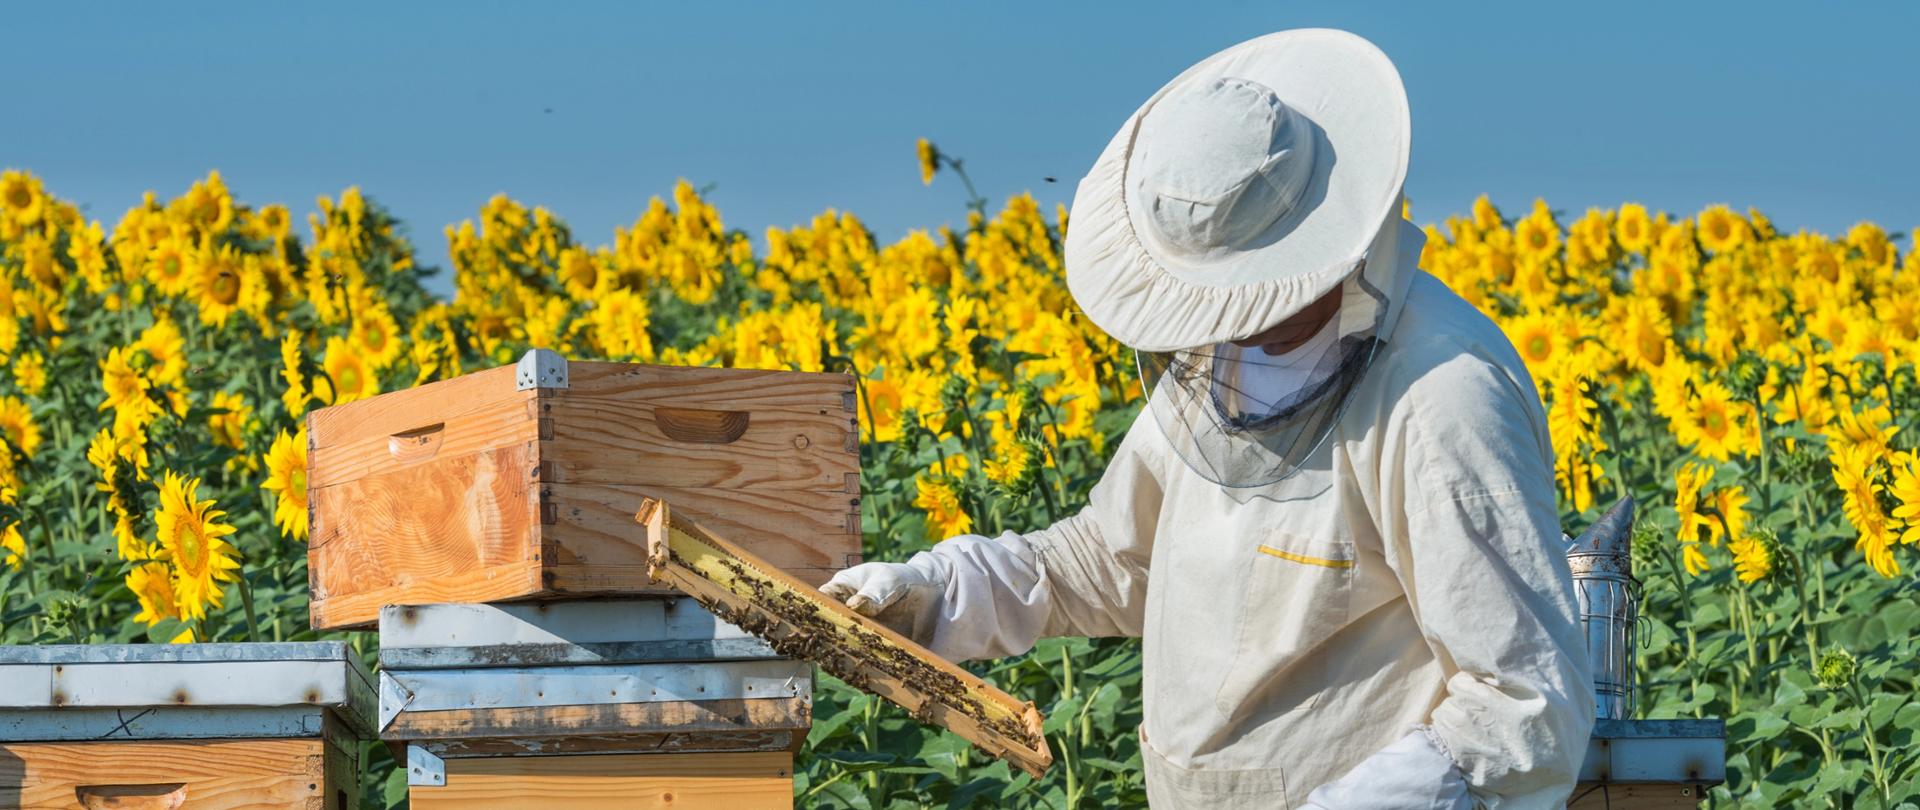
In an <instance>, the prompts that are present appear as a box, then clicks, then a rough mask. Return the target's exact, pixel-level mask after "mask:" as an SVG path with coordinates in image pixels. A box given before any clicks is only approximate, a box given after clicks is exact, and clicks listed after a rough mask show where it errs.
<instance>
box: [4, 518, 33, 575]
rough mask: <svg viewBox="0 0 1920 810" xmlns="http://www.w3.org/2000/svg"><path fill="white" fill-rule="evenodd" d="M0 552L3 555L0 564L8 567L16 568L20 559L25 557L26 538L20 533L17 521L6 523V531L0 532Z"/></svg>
mask: <svg viewBox="0 0 1920 810" xmlns="http://www.w3.org/2000/svg"><path fill="white" fill-rule="evenodd" d="M0 552H4V555H3V556H4V557H5V559H0V565H5V566H6V567H8V568H13V569H18V568H19V567H20V561H21V560H24V559H26V558H27V539H26V538H25V537H22V536H21V535H20V523H19V521H14V522H13V523H9V524H7V528H6V531H3V532H0Z"/></svg>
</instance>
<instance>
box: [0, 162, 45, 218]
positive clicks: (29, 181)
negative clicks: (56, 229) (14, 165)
mask: <svg viewBox="0 0 1920 810" xmlns="http://www.w3.org/2000/svg"><path fill="white" fill-rule="evenodd" d="M45 208H46V195H45V194H43V193H41V190H40V180H39V179H38V178H36V177H34V176H33V175H30V174H27V173H26V172H18V171H11V170H9V171H5V172H0V213H4V214H6V215H7V216H8V217H9V218H11V219H12V220H13V221H14V222H16V223H19V224H21V225H32V224H34V223H35V222H39V221H40V214H41V211H43V210H44V209H45Z"/></svg>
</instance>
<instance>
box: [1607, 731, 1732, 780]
mask: <svg viewBox="0 0 1920 810" xmlns="http://www.w3.org/2000/svg"><path fill="white" fill-rule="evenodd" d="M1726 779H1727V727H1726V723H1724V722H1722V721H1720V720H1600V721H1597V722H1595V723H1594V727H1593V739H1592V741H1591V742H1589V743H1588V744H1587V756H1586V760H1585V761H1584V762H1583V763H1582V764H1581V766H1580V781H1581V782H1582V783H1599V782H1622V783H1635V784H1676V785H1717V784H1719V783H1721V782H1724V781H1726Z"/></svg>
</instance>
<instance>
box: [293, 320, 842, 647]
mask: <svg viewBox="0 0 1920 810" xmlns="http://www.w3.org/2000/svg"><path fill="white" fill-rule="evenodd" d="M854 414H855V410H854V384H853V378H852V377H850V376H847V375H844V374H822V373H803V372H784V371H750V370H741V369H713V368H674V367H665V366H648V365H635V364H628V363H588V362H573V363H569V362H567V361H566V360H564V359H561V358H560V357H559V355H556V354H554V353H553V352H548V351H542V350H535V351H533V352H528V353H527V355H526V357H524V358H522V359H521V361H520V363H519V365H518V366H516V367H501V368H496V369H491V370H488V371H482V372H478V373H474V374H469V375H466V376H464V377H460V378H457V379H453V380H447V381H443V382H437V383H432V384H429V385H424V386H421V387H418V388H414V389H410V390H406V391H397V392H394V393H390V394H384V395H382V396H378V397H374V398H372V399H367V400H362V401H359V402H352V403H348V404H345V405H338V406H334V407H330V408H323V409H320V410H318V411H315V412H314V413H313V414H311V415H310V416H309V417H308V423H307V424H308V439H309V442H310V445H309V451H308V453H309V455H308V479H307V482H308V483H307V487H308V489H307V492H308V504H309V510H310V517H311V521H310V522H311V530H312V532H311V541H310V543H311V545H310V551H309V556H308V560H309V563H310V568H309V576H310V578H311V586H312V603H311V605H312V621H313V626H314V627H316V628H321V629H336V628H345V627H359V626H366V625H369V624H372V623H373V622H374V621H375V620H376V619H377V618H378V616H379V610H380V608H381V606H383V605H399V604H428V603H435V602H491V601H500V600H511V599H525V598H537V597H550V596H560V595H566V596H581V595H620V594H635V593H658V592H662V589H660V588H658V587H656V586H653V585H652V584H651V583H649V581H648V579H647V565H646V549H645V543H644V542H643V540H642V538H641V537H640V533H639V532H637V531H636V530H635V527H634V525H633V518H632V516H633V512H634V510H635V509H636V508H638V506H639V504H640V501H641V499H642V498H643V497H645V496H648V495H653V496H656V497H665V498H670V499H672V501H673V503H674V504H675V505H676V506H679V505H682V504H684V506H683V507H681V508H683V509H684V510H686V511H687V512H689V513H690V514H694V515H697V516H699V517H700V519H701V520H703V521H706V522H709V523H711V524H713V525H717V526H723V527H725V528H726V530H727V531H728V532H730V536H734V537H738V538H740V540H741V542H742V543H744V544H745V545H747V546H749V547H751V548H752V549H753V550H754V551H755V552H756V553H758V554H760V555H762V556H763V557H765V558H766V559H768V560H769V561H771V562H773V564H775V565H778V566H780V567H782V568H783V569H785V570H787V571H789V572H791V573H792V574H793V575H795V576H797V577H799V578H801V579H803V580H806V581H809V582H813V583H815V584H818V583H821V582H824V581H826V579H827V578H828V577H830V576H832V574H833V572H834V571H838V570H840V569H842V568H845V567H847V566H850V565H854V564H857V563H858V562H859V561H860V462H859V449H858V443H859V433H858V431H857V430H856V428H855V424H854Z"/></svg>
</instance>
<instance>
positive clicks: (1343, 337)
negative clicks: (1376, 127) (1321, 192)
mask: <svg viewBox="0 0 1920 810" xmlns="http://www.w3.org/2000/svg"><path fill="white" fill-rule="evenodd" d="M1394 219H1395V220H1398V219H1399V217H1398V216H1397V214H1396V216H1395V217H1394ZM1401 233H1402V227H1401V226H1399V225H1396V224H1393V223H1389V224H1387V225H1386V226H1384V227H1382V228H1381V229H1380V234H1379V235H1378V236H1377V237H1376V238H1375V239H1374V241H1373V243H1372V245H1371V246H1370V248H1369V250H1368V252H1367V256H1366V258H1365V259H1364V260H1363V261H1362V264H1361V267H1360V269H1359V270H1358V271H1356V272H1355V273H1354V274H1353V275H1352V276H1351V277H1349V278H1347V279H1346V280H1345V281H1344V282H1342V284H1341V298H1340V301H1341V303H1340V308H1339V311H1338V314H1337V315H1336V317H1334V319H1333V320H1332V321H1330V322H1329V323H1328V324H1327V325H1326V326H1325V327H1324V328H1322V329H1321V330H1320V332H1319V333H1317V334H1315V335H1314V336H1313V338H1312V339H1310V340H1309V341H1307V343H1306V344H1305V345H1302V346H1300V347H1298V348H1296V349H1294V350H1293V351H1290V352H1287V353H1286V354H1284V355H1280V356H1269V355H1267V354H1265V353H1264V352H1262V351H1261V350H1260V349H1258V348H1242V347H1239V346H1235V345H1233V344H1232V343H1216V344H1213V345H1209V346H1205V347H1202V348H1198V349H1189V350H1185V351H1177V352H1146V351H1143V352H1138V353H1137V356H1138V358H1139V363H1140V379H1141V381H1142V383H1143V385H1145V387H1146V389H1147V391H1148V392H1149V393H1150V396H1149V398H1148V408H1149V409H1150V410H1151V411H1152V412H1153V417H1154V420H1155V421H1156V422H1157V423H1159V425H1160V429H1161V431H1162V432H1164V433H1165V434H1166V436H1167V442H1168V444H1170V445H1171V446H1172V447H1173V448H1175V452H1176V453H1178V454H1179V456H1180V458H1181V460H1183V461H1185V462H1186V463H1187V466H1189V467H1191V468H1193V471H1194V472H1196V473H1199V474H1200V475H1201V476H1202V477H1204V478H1206V479H1207V480H1209V481H1212V482H1214V483H1216V484H1219V485H1221V486H1224V487H1233V488H1245V487H1259V486H1265V485H1267V484H1271V483H1274V482H1276V481H1279V480H1281V479H1283V478H1286V477H1287V476H1289V475H1291V474H1293V473H1294V472H1295V471H1297V470H1298V469H1299V467H1300V464H1301V463H1302V462H1303V461H1305V460H1306V459H1307V458H1308V457H1309V456H1311V455H1312V454H1313V451H1314V450H1316V449H1318V448H1319V447H1320V445H1321V444H1322V443H1323V442H1325V441H1326V439H1327V436H1328V435H1329V434H1331V433H1332V431H1333V426H1334V423H1335V422H1336V421H1337V420H1338V419H1339V417H1340V412H1341V408H1342V407H1343V406H1344V404H1345V403H1346V401H1347V395H1348V393H1349V392H1351V391H1352V390H1353V387H1354V385H1355V384H1356V383H1358V382H1359V381H1360V378H1361V377H1362V376H1363V375H1364V374H1366V371H1367V368H1368V367H1369V366H1371V365H1372V363H1373V358H1374V354H1375V352H1376V350H1377V349H1378V348H1379V346H1380V344H1381V341H1382V340H1383V339H1384V338H1385V337H1386V333H1387V332H1388V331H1390V330H1391V329H1392V326H1393V324H1392V321H1391V320H1390V316H1391V315H1393V314H1396V313H1397V310H1395V309H1394V308H1393V307H1392V306H1391V305H1390V303H1391V302H1390V299H1389V298H1388V296H1389V295H1398V294H1400V293H1402V292H1403V290H1402V285H1403V283H1404V282H1405V280H1406V279H1407V277H1408V276H1407V274H1406V273H1404V272H1402V270H1403V267H1402V264H1403V262H1402V257H1401V256H1400V252H1399V245H1400V240H1401ZM1413 238H1414V239H1415V240H1416V241H1418V240H1419V239H1420V236H1419V235H1418V234H1417V233H1416V234H1414V236H1413ZM1415 249H1416V250H1417V249H1418V246H1417V245H1416V246H1415Z"/></svg>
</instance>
